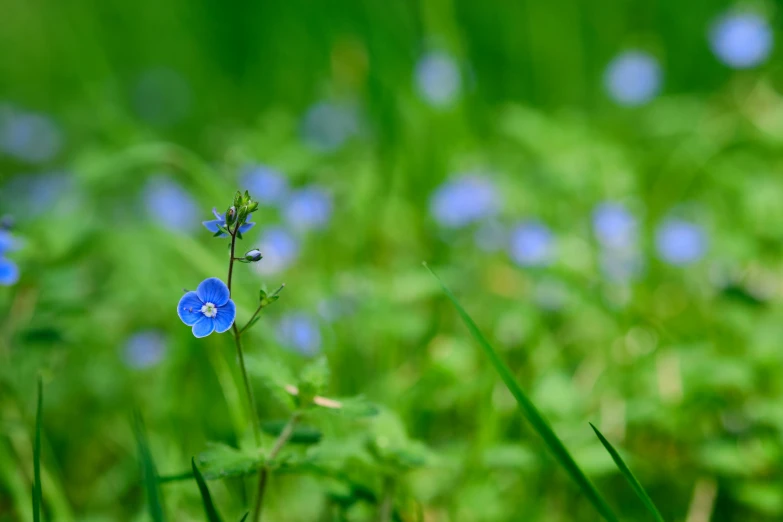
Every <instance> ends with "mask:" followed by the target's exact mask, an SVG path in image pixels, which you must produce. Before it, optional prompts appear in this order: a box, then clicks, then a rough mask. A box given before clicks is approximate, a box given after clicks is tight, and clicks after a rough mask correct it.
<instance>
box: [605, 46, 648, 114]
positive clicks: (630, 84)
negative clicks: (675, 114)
mask: <svg viewBox="0 0 783 522" xmlns="http://www.w3.org/2000/svg"><path fill="white" fill-rule="evenodd" d="M604 84H605V86H606V90H607V91H609V96H610V97H611V98H612V99H613V100H614V101H616V102H617V103H619V104H620V105H626V106H635V105H642V104H644V103H646V102H648V101H650V100H651V99H653V98H654V97H655V96H656V95H657V94H658V91H660V89H661V67H660V66H659V65H658V61H657V60H656V59H655V58H653V57H652V56H651V55H649V54H647V53H645V52H641V51H626V52H624V53H622V54H620V55H619V56H617V57H616V58H615V59H614V60H612V61H611V62H610V63H609V65H608V66H607V68H606V73H605V74H604Z"/></svg>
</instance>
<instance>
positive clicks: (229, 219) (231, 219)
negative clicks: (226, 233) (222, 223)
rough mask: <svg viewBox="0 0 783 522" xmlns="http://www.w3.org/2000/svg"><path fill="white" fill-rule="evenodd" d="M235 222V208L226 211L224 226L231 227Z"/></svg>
mask: <svg viewBox="0 0 783 522" xmlns="http://www.w3.org/2000/svg"><path fill="white" fill-rule="evenodd" d="M236 221H237V209H236V207H231V208H229V209H228V210H226V226H229V227H230V226H231V225H233V224H234V223H236Z"/></svg>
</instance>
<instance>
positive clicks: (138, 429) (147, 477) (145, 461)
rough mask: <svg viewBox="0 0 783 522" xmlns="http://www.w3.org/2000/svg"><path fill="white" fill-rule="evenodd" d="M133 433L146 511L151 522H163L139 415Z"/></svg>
mask: <svg viewBox="0 0 783 522" xmlns="http://www.w3.org/2000/svg"><path fill="white" fill-rule="evenodd" d="M133 431H134V433H135V435H136V446H137V448H138V454H139V461H140V463H141V478H142V481H143V484H144V491H145V493H146V497H147V509H148V511H149V515H150V518H151V519H152V521H153V522H165V520H166V516H165V513H164V510H163V500H162V497H161V494H160V486H159V484H158V471H157V469H156V468H155V462H154V461H153V459H152V452H151V451H150V448H149V443H148V442H147V434H146V432H145V429H144V423H143V421H142V419H141V415H140V414H136V415H134V418H133Z"/></svg>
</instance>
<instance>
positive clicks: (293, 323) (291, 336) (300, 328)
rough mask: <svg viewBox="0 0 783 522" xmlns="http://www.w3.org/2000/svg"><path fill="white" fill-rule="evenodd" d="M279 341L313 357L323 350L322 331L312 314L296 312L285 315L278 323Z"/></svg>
mask: <svg viewBox="0 0 783 522" xmlns="http://www.w3.org/2000/svg"><path fill="white" fill-rule="evenodd" d="M277 341H278V342H279V343H280V344H281V345H283V346H285V347H286V348H290V349H292V350H295V351H296V352H298V353H299V354H301V355H304V356H307V357H312V356H314V355H318V353H319V352H320V350H321V331H320V329H319V328H318V322H317V321H316V320H315V319H314V318H313V317H311V316H309V315H307V314H304V313H299V312H294V313H290V314H287V315H285V316H283V317H282V318H281V319H280V322H279V323H278V324H277Z"/></svg>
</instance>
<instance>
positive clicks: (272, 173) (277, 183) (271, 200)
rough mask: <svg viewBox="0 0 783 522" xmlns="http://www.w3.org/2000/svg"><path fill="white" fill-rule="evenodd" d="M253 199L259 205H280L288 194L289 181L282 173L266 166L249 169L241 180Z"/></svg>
mask: <svg viewBox="0 0 783 522" xmlns="http://www.w3.org/2000/svg"><path fill="white" fill-rule="evenodd" d="M241 183H242V187H244V188H245V189H246V190H247V191H248V192H250V195H251V196H253V199H255V200H256V201H258V202H259V203H264V204H266V205H273V204H276V203H280V202H281V201H282V200H283V199H284V198H285V197H286V195H287V194H288V180H287V179H286V177H285V176H283V174H282V173H280V172H279V171H277V170H275V169H273V168H271V167H266V166H264V165H255V166H253V167H250V168H247V169H246V170H245V173H244V174H243V175H242V179H241Z"/></svg>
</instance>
